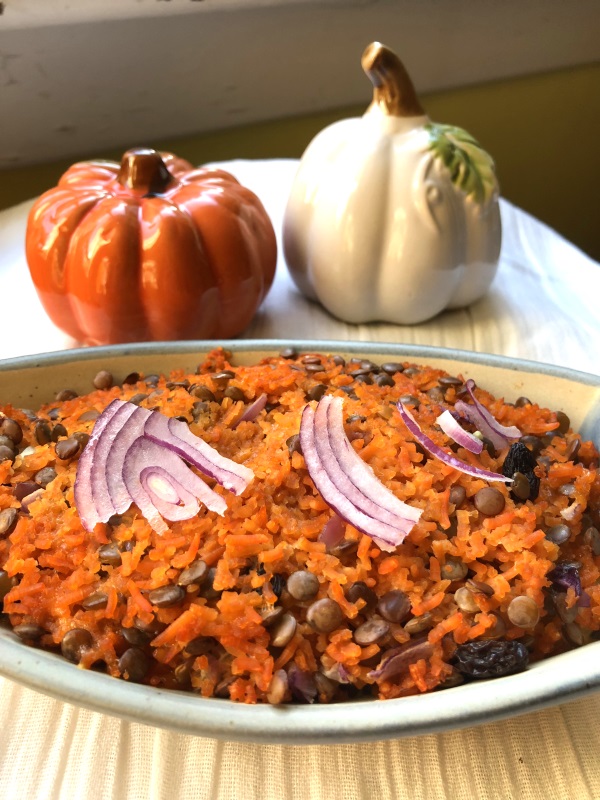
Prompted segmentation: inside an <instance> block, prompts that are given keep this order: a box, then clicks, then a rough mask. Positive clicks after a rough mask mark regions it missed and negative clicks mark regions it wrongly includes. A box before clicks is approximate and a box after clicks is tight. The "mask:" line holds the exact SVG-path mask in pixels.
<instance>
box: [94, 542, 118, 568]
mask: <svg viewBox="0 0 600 800" xmlns="http://www.w3.org/2000/svg"><path fill="white" fill-rule="evenodd" d="M98 558H99V559H100V563H101V564H108V565H110V566H111V567H120V566H121V553H120V551H119V548H118V547H117V545H116V544H114V543H111V544H103V545H102V547H100V548H99V549H98Z"/></svg>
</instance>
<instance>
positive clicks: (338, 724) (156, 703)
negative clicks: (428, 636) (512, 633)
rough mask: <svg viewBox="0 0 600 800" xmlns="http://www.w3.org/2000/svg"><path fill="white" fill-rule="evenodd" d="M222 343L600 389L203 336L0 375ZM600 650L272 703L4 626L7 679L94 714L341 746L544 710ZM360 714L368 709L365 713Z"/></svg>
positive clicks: (444, 354)
mask: <svg viewBox="0 0 600 800" xmlns="http://www.w3.org/2000/svg"><path fill="white" fill-rule="evenodd" d="M218 346H222V347H224V348H225V349H227V350H230V351H232V352H233V353H236V352H249V353H252V352H255V351H274V352H279V351H280V350H282V349H283V348H285V347H294V348H296V349H297V350H299V351H301V352H302V351H309V352H336V351H337V352H344V353H350V354H352V353H360V354H364V355H366V356H368V355H369V353H371V354H375V353H376V354H378V355H380V356H383V355H389V356H391V357H398V356H402V357H406V358H407V359H415V360H420V359H422V360H423V361H424V362H426V360H427V359H428V358H430V359H444V360H453V361H460V362H465V363H468V364H474V365H480V366H483V367H488V366H489V367H499V368H504V369H509V370H512V371H516V372H526V373H536V374H542V375H548V376H551V377H555V378H563V379H566V380H569V381H573V382H575V383H579V384H584V385H586V386H592V387H599V388H600V377H599V376H596V375H592V374H590V373H586V372H580V371H577V370H573V369H570V368H568V367H557V366H553V365H550V364H544V363H540V362H536V361H530V360H525V359H516V358H512V357H510V356H502V355H494V354H488V353H478V352H474V351H468V350H460V349H454V348H444V347H435V346H431V345H411V344H401V343H389V342H359V341H344V340H329V339H327V340H324V339H309V340H305V339H302V340H298V339H247V340H244V339H238V340H222V341H210V340H209V341H207V340H195V341H185V342H147V343H141V344H127V345H109V346H104V347H94V348H74V349H71V350H64V351H58V352H51V353H42V354H36V355H27V356H19V357H17V358H10V359H2V360H0V371H1V372H6V371H14V370H20V369H25V368H32V367H33V368H35V367H37V366H60V365H63V364H69V363H72V362H86V361H93V360H97V359H102V358H113V357H129V356H132V357H135V356H136V355H162V356H170V355H173V356H175V357H176V356H177V355H181V354H187V353H193V352H204V351H207V350H210V349H213V348H215V347H218ZM174 366H176V364H174ZM599 654H600V642H595V643H592V644H589V645H586V646H585V647H584V648H580V649H577V650H571V651H569V652H567V653H563V654H561V655H558V656H553V657H551V658H549V659H547V660H544V661H541V662H538V663H537V664H535V665H533V666H532V667H531V668H529V669H528V670H526V671H525V672H523V673H519V674H517V675H511V676H507V677H506V678H499V679H495V680H494V681H493V683H490V682H489V681H482V682H479V683H477V682H472V683H467V684H464V685H463V686H458V687H455V688H453V689H446V690H444V691H443V692H433V693H429V694H425V695H419V696H414V697H404V698H399V699H397V700H385V701H377V700H365V701H350V702H343V703H336V704H335V705H331V706H327V705H314V706H302V705H293V706H292V705H289V706H283V707H272V706H269V705H256V706H251V705H244V704H238V703H233V702H231V701H229V700H219V699H216V698H202V697H198V696H197V695H193V694H190V693H186V692H179V691H175V690H164V689H159V688H156V687H152V686H147V685H139V684H132V683H128V682H126V681H120V680H116V679H114V678H112V677H110V676H107V675H103V674H99V673H95V672H93V671H88V670H81V669H79V668H78V667H76V666H75V665H73V664H71V663H69V662H68V661H66V660H64V659H62V658H61V657H60V656H57V655H55V654H53V653H50V652H47V651H42V650H37V649H34V648H31V647H28V646H27V645H24V644H23V643H21V642H20V641H19V640H18V639H17V637H16V635H15V634H13V633H12V632H11V631H10V629H8V628H0V675H3V676H4V677H6V678H9V679H11V680H13V681H16V682H17V683H19V684H22V685H24V686H26V687H28V688H30V689H34V690H36V691H40V692H42V693H44V694H46V695H50V696H52V697H54V698H56V699H59V700H62V701H64V702H68V703H71V704H75V705H78V706H83V707H86V708H89V709H91V710H93V711H97V712H100V713H106V714H109V715H113V716H118V717H121V718H124V719H127V720H129V721H132V722H138V723H143V724H148V725H152V726H155V727H159V728H167V729H171V730H175V731H177V732H179V733H186V734H192V735H197V736H205V737H206V736H207V737H211V738H217V739H224V740H230V741H233V740H235V741H249V742H255V743H272V744H334V743H348V742H360V741H375V740H383V739H390V738H400V737H405V736H415V735H423V734H430V733H440V732H443V731H447V730H456V729H459V728H463V727H467V726H472V725H478V724H483V723H486V722H492V721H496V720H500V719H505V718H507V717H512V716H517V715H519V714H523V713H528V712H531V711H534V710H539V709H542V708H545V707H547V706H550V705H554V704H557V703H560V702H566V701H567V700H573V699H576V698H578V697H582V696H585V695H586V694H589V693H591V692H593V691H596V690H598V689H600V667H596V666H595V663H596V662H598V660H599V659H598V655H599ZM588 655H589V658H588V657H587V656H588ZM103 682H107V683H106V684H104V683H103ZM357 709H361V711H359V713H357ZM332 712H333V713H332Z"/></svg>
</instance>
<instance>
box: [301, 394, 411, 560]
mask: <svg viewBox="0 0 600 800" xmlns="http://www.w3.org/2000/svg"><path fill="white" fill-rule="evenodd" d="M333 400H334V398H331V397H324V398H322V399H321V400H320V401H319V403H318V405H317V410H316V412H315V411H313V409H312V408H311V407H310V406H306V407H305V409H304V411H303V412H302V421H301V424H300V444H301V446H302V453H303V455H304V460H305V462H306V467H307V469H308V472H309V474H310V476H311V478H312V479H313V482H314V484H315V486H316V488H317V490H318V491H319V492H320V494H321V496H322V497H323V499H324V500H325V502H326V503H327V504H328V505H329V506H330V507H331V508H332V509H333V510H334V511H335V512H336V513H337V514H338V515H339V516H340V517H342V518H343V519H345V520H346V522H349V523H350V524H351V525H353V526H354V527H355V528H358V530H361V531H362V532H363V533H366V534H368V535H369V536H371V538H373V540H374V541H375V542H376V543H377V544H378V546H379V547H381V548H382V549H383V550H393V549H394V548H395V547H397V546H398V545H399V544H401V543H402V542H403V541H404V538H405V537H406V535H407V534H408V533H409V532H410V530H411V529H412V528H413V526H414V524H415V521H416V520H418V518H419V517H420V515H421V511H420V510H419V509H413V508H410V507H407V509H408V512H407V514H406V515H403V516H399V515H396V514H394V513H392V512H391V511H389V509H388V508H387V507H386V506H387V504H388V503H389V501H390V498H393V499H394V500H396V501H397V498H396V497H395V496H394V495H393V494H392V493H391V492H390V491H389V489H387V488H386V487H385V486H384V485H383V484H382V483H381V482H379V481H378V480H377V478H375V476H374V474H373V473H372V471H370V474H369V475H368V478H369V481H368V483H369V484H370V485H369V491H371V492H373V491H374V489H373V486H372V484H373V482H374V481H375V482H376V483H377V492H376V498H377V500H372V499H371V498H370V497H368V496H367V495H366V494H365V492H364V491H363V487H362V483H361V484H360V485H356V484H355V483H353V482H352V481H351V480H350V478H349V477H348V475H347V474H346V473H345V472H344V470H343V468H342V466H341V464H340V462H339V461H338V460H337V459H336V457H335V455H334V453H333V448H332V442H333V443H336V444H341V443H342V442H343V441H345V442H346V444H347V445H348V446H349V447H350V443H349V442H348V439H347V437H346V434H345V432H344V427H343V421H342V418H341V416H340V417H339V424H336V422H335V421H334V423H333V425H332V424H331V423H330V421H329V417H328V411H329V409H330V407H331V404H332V401H333ZM337 400H339V402H337ZM337 400H336V403H335V407H339V410H340V412H341V407H342V405H341V399H339V398H338V399H337ZM359 458H360V457H359ZM365 466H367V465H365ZM367 469H368V468H367ZM365 483H367V481H365ZM377 501H379V502H377ZM398 502H399V501H398ZM402 505H404V504H402ZM408 514H410V517H409V516H408ZM415 517H416V519H415Z"/></svg>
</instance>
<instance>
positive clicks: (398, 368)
mask: <svg viewBox="0 0 600 800" xmlns="http://www.w3.org/2000/svg"><path fill="white" fill-rule="evenodd" d="M403 369H404V367H403V366H402V364H400V363H399V362H398V361H386V362H385V364H382V365H381V370H382V371H383V372H387V374H388V375H395V374H396V373H398V372H402V370H403Z"/></svg>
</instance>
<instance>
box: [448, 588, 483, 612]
mask: <svg viewBox="0 0 600 800" xmlns="http://www.w3.org/2000/svg"><path fill="white" fill-rule="evenodd" d="M454 602H455V603H456V605H457V606H458V607H459V608H460V610H461V611H466V612H467V613H468V614H475V613H477V611H479V605H478V603H477V601H476V600H475V597H474V595H473V594H472V592H470V591H469V590H468V589H467V587H466V586H461V587H460V589H457V590H456V591H455V592H454Z"/></svg>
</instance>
